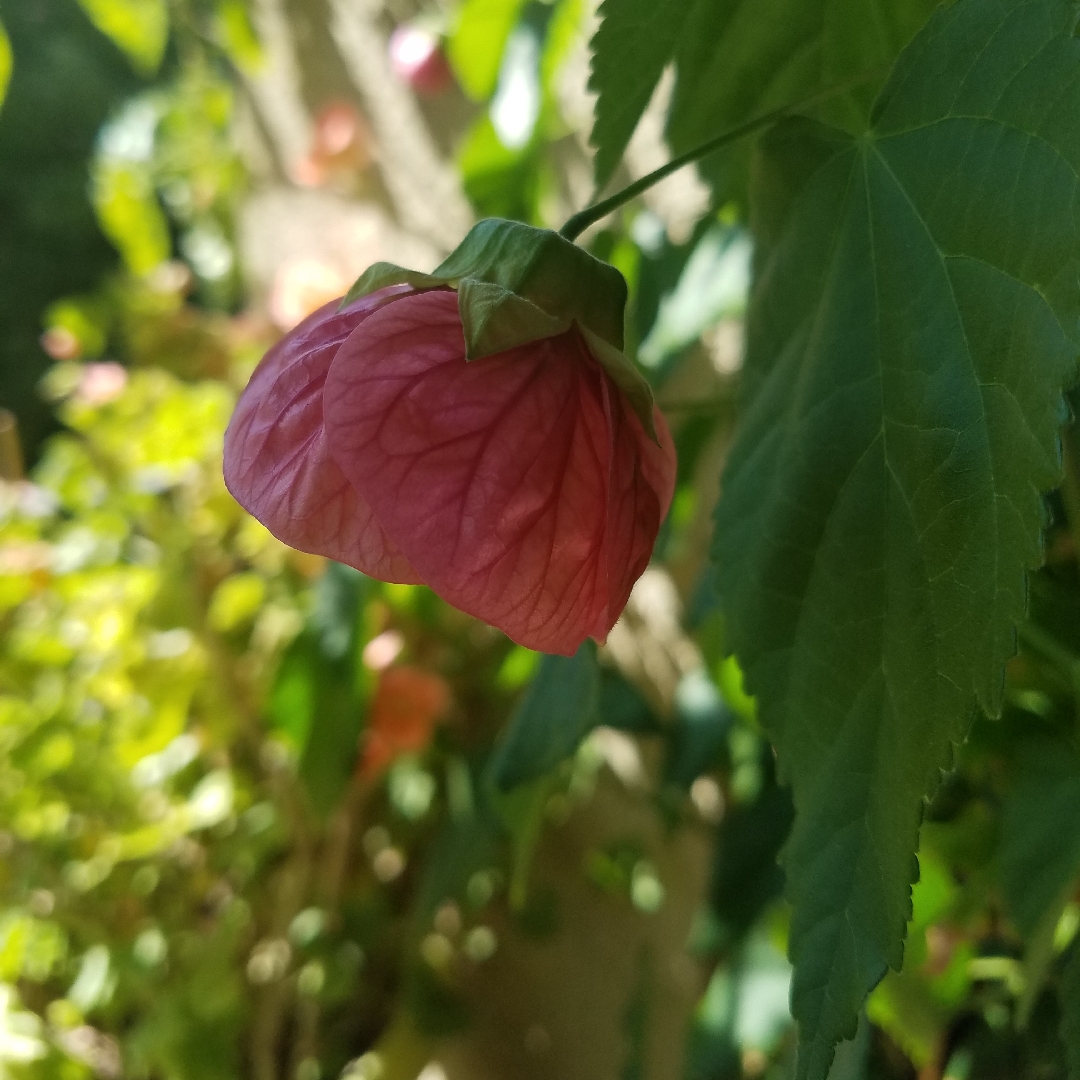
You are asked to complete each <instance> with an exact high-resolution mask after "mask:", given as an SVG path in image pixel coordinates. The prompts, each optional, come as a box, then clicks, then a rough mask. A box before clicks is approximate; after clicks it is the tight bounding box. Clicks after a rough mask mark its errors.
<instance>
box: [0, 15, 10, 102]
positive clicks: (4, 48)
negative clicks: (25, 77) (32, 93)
mask: <svg viewBox="0 0 1080 1080" xmlns="http://www.w3.org/2000/svg"><path fill="white" fill-rule="evenodd" d="M10 78H11V42H10V41H8V36H7V34H6V33H5V31H4V24H3V23H0V105H3V104H4V95H5V94H6V93H7V87H8V80H9V79H10Z"/></svg>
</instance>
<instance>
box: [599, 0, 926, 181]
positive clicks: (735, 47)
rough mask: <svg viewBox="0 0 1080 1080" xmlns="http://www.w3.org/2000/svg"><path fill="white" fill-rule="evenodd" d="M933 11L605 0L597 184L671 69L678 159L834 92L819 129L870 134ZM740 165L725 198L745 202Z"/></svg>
mask: <svg viewBox="0 0 1080 1080" xmlns="http://www.w3.org/2000/svg"><path fill="white" fill-rule="evenodd" d="M933 7H934V4H933V3H931V2H930V0H845V2H844V3H841V4H835V3H828V2H825V0H813V2H811V3H806V2H804V0H770V2H769V4H768V5H767V6H766V7H762V5H761V4H760V3H742V2H740V0H697V2H696V3H695V2H691V0H675V2H674V3H666V4H647V3H643V2H641V0H606V3H605V5H604V13H605V14H606V16H607V17H606V18H605V20H604V22H603V23H602V24H601V27H600V29H599V30H598V31H597V35H596V38H595V39H594V42H593V47H594V50H595V54H594V61H593V82H592V86H593V89H594V90H595V91H596V92H597V93H598V95H599V101H598V103H597V112H596V116H597V118H596V126H595V127H594V129H593V142H594V143H595V145H596V146H597V148H598V153H597V157H596V179H597V183H598V184H603V183H604V182H606V181H607V180H608V179H609V178H610V176H611V175H612V173H613V172H614V169H615V167H616V165H617V164H618V162H619V159H620V158H621V156H622V153H623V151H624V150H625V149H626V144H627V143H628V142H629V141H630V136H631V135H632V134H633V130H634V127H635V126H636V124H637V121H638V120H639V119H640V117H641V114H642V112H643V111H644V109H645V106H646V105H647V104H648V102H649V98H650V97H651V95H652V92H653V90H654V88H655V87H656V84H657V82H658V81H659V78H660V74H661V72H662V71H663V70H664V67H665V66H666V65H667V64H668V63H669V62H673V63H674V65H675V70H676V76H677V77H676V84H675V92H674V98H673V100H672V105H671V111H670V114H669V118H668V137H669V139H670V142H671V145H672V148H673V149H674V150H675V151H676V152H677V153H679V152H682V151H684V150H689V149H691V148H692V147H695V146H697V145H698V144H699V143H702V142H704V141H705V140H706V139H708V138H711V137H712V136H714V135H717V134H719V133H720V132H722V131H725V130H727V129H729V128H734V127H737V126H738V125H739V124H742V123H744V122H746V121H747V120H750V119H753V118H754V117H756V116H760V115H762V114H764V113H766V112H768V111H769V110H770V109H774V108H777V107H779V106H782V105H788V104H791V103H794V102H798V101H801V100H802V99H805V98H809V97H811V96H812V95H814V94H816V93H818V92H820V91H823V90H831V89H833V88H835V87H840V88H842V90H843V92H842V93H840V94H837V95H836V96H834V97H833V98H832V99H831V100H830V101H829V103H828V105H827V108H826V111H825V114H824V117H823V118H824V119H827V120H829V121H830V122H832V123H836V124H840V125H842V126H843V127H845V128H848V129H850V130H852V131H859V130H861V129H863V128H865V126H866V121H867V118H868V115H869V106H870V104H871V102H872V101H873V100H874V94H875V91H876V89H877V88H878V87H880V86H881V85H882V83H883V82H884V81H885V78H886V76H887V74H888V71H889V67H890V65H891V63H892V61H893V60H894V59H895V57H896V55H897V54H898V53H899V51H900V49H902V48H903V47H904V46H905V45H906V44H907V43H908V42H909V41H910V40H911V38H912V36H913V35H914V34H915V32H916V31H917V30H918V29H919V27H921V26H922V25H923V23H924V22H925V20H926V17H927V15H928V14H929V13H930V11H931V10H932V9H933ZM744 165H745V161H743V162H741V163H740V167H739V168H738V169H736V170H734V171H732V172H728V174H727V175H726V176H725V177H724V181H723V183H722V186H721V192H722V194H723V196H724V197H729V196H730V195H732V194H736V193H739V192H741V191H742V189H743V187H744V185H745V182H746V180H745V175H743V168H744Z"/></svg>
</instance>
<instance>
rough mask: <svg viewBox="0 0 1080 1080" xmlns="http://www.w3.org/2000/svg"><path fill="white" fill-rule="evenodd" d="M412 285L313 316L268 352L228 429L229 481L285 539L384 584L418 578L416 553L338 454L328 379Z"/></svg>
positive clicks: (329, 306) (240, 498) (231, 488)
mask: <svg viewBox="0 0 1080 1080" xmlns="http://www.w3.org/2000/svg"><path fill="white" fill-rule="evenodd" d="M408 292H411V290H410V289H409V288H408V287H407V286H404V287H394V288H392V289H384V290H382V291H380V292H378V293H374V294H372V295H371V296H366V297H363V298H362V299H360V300H357V301H356V302H355V303H354V304H351V305H350V306H349V307H348V308H346V309H345V310H344V311H342V312H338V311H337V310H336V309H337V304H338V302H337V301H334V302H333V303H330V304H327V305H325V306H324V307H322V308H320V309H319V310H318V311H316V312H315V313H314V314H313V315H310V316H308V318H307V319H305V320H304V321H303V322H302V323H301V324H300V325H299V326H298V327H296V328H295V329H294V330H292V331H291V332H290V333H289V334H287V335H286V336H285V337H284V338H282V339H281V341H279V342H278V343H277V344H276V345H275V346H274V347H273V348H272V349H271V350H270V351H269V352H268V353H267V354H266V356H265V357H263V359H262V361H261V363H260V364H259V366H258V367H257V368H256V369H255V373H254V375H252V377H251V381H250V382H249V383H248V385H247V387H246V388H245V390H244V392H243V394H241V396H240V401H239V403H238V404H237V406H236V411H235V412H234V413H233V417H232V420H231V421H230V422H229V427H228V430H227V431H226V432H225V462H224V473H225V483H226V486H227V487H228V489H229V491H230V492H232V494H233V497H234V498H235V499H236V501H237V502H239V503H240V505H241V506H243V507H244V509H245V510H247V511H248V513H250V514H252V515H253V516H254V517H256V518H258V519H259V521H261V522H262V523H263V524H264V525H265V526H266V527H267V528H268V529H269V530H270V532H272V533H273V534H274V536H276V537H277V538H278V539H279V540H281V541H282V542H283V543H286V544H288V545H289V546H290V547H294V548H298V549H299V550H301V551H308V552H311V553H312V554H315V555H325V556H326V557H327V558H330V559H335V560H337V561H338V562H343V563H347V564H349V565H350V566H354V567H356V568H357V569H358V570H362V571H363V572H364V573H366V574H370V575H371V576H372V577H377V578H382V579H383V580H385V581H398V582H416V581H419V578H418V577H417V575H416V572H415V571H414V570H413V568H412V567H411V566H410V565H409V563H408V560H406V559H405V557H404V556H403V555H402V554H401V552H400V551H399V550H398V549H397V547H396V546H395V545H394V544H393V543H392V542H391V541H390V540H389V538H388V537H387V535H386V533H385V532H384V531H383V529H382V527H381V526H380V525H379V523H378V521H377V520H376V519H375V517H374V516H373V515H372V512H371V508H370V507H369V506H368V505H367V503H366V502H364V500H363V499H362V498H361V497H360V496H359V495H358V494H357V492H356V491H355V489H354V488H353V487H352V485H351V484H350V483H349V482H348V480H346V478H345V476H344V474H343V473H342V472H341V470H340V469H339V468H338V466H337V464H336V463H335V461H334V459H333V457H332V456H331V455H330V453H329V450H328V447H327V441H326V431H325V429H324V427H323V384H324V383H325V381H326V373H327V371H328V370H329V368H330V364H331V361H332V360H333V359H334V356H335V354H336V353H337V351H338V349H339V348H340V346H341V343H342V342H343V341H345V339H346V338H347V337H348V336H349V335H350V334H351V333H352V332H353V331H354V330H355V329H356V327H357V326H359V325H360V324H361V323H362V322H363V321H364V320H365V319H366V318H368V317H369V316H370V315H371V314H372V312H374V311H376V310H378V309H379V308H380V307H382V306H384V305H385V304H387V303H389V302H390V301H393V300H396V299H398V298H399V297H400V296H402V295H403V294H405V293H408Z"/></svg>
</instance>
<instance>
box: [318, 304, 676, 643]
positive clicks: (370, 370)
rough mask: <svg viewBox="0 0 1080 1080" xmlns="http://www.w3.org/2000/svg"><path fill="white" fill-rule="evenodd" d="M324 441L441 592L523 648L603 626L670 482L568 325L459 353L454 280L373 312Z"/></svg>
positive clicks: (328, 396)
mask: <svg viewBox="0 0 1080 1080" xmlns="http://www.w3.org/2000/svg"><path fill="white" fill-rule="evenodd" d="M323 405H324V407H323V411H324V417H325V423H326V433H327V437H328V440H329V448H330V453H331V455H332V457H333V459H334V460H335V461H336V462H337V464H338V465H339V466H340V469H341V472H342V473H343V474H344V475H345V476H346V477H347V478H348V480H349V481H350V482H351V484H352V485H353V487H354V488H355V489H356V491H357V492H358V493H359V495H360V496H361V497H362V499H363V500H364V502H365V503H366V504H367V505H368V506H370V508H371V511H372V512H373V513H374V515H375V517H377V518H378V520H379V522H380V523H381V525H382V527H383V528H384V529H385V531H386V535H387V536H388V537H389V538H390V539H391V540H392V541H393V543H394V544H396V545H397V547H398V549H399V550H400V551H401V553H402V554H403V555H404V557H405V558H406V559H407V560H408V562H409V564H410V565H411V566H412V567H413V568H414V570H415V572H416V573H417V574H418V575H419V576H420V577H421V578H422V579H423V581H424V582H426V583H427V584H428V585H429V586H431V588H432V589H434V590H435V591H436V592H437V593H439V594H440V595H441V596H442V597H443V598H444V599H446V600H448V601H449V602H450V603H451V604H454V605H455V606H457V607H459V608H461V609H462V610H463V611H466V612H468V613H469V614H472V615H475V616H477V617H478V618H481V619H484V620H485V621H486V622H489V623H491V624H492V625H494V626H497V627H498V628H499V629H501V630H502V631H504V632H505V633H506V634H507V635H508V636H509V637H511V638H513V639H514V640H515V641H517V642H519V643H520V644H522V645H525V646H527V647H528V648H531V649H538V650H542V651H545V652H554V653H562V654H564V655H570V654H572V653H573V652H575V651H576V649H577V648H578V646H579V645H580V644H581V643H582V642H583V641H584V640H585V638H587V637H590V636H591V637H594V638H597V639H598V640H603V639H604V638H605V637H606V636H607V633H608V631H609V630H610V629H611V627H612V625H613V624H614V622H615V620H616V618H618V616H619V614H620V613H621V611H622V609H623V607H624V606H625V604H626V601H627V598H628V597H629V595H630V589H631V587H632V586H633V583H634V581H635V580H636V579H637V578H638V576H639V575H640V574H641V572H642V571H643V570H644V569H645V566H646V565H647V563H648V560H649V556H650V554H651V553H652V547H653V543H654V542H655V539H656V534H657V531H658V529H659V527H660V523H661V521H662V519H663V516H664V514H665V513H666V512H667V508H668V505H669V503H670V501H671V495H672V491H673V488H674V480H675V453H674V448H673V446H672V442H671V436H670V433H669V432H668V429H667V425H666V424H665V422H664V419H663V417H662V416H661V415H660V413H659V411H656V413H655V420H656V427H657V431H658V435H659V438H660V446H657V445H656V444H655V443H653V442H652V441H651V440H650V439H649V438H648V436H647V435H646V434H645V432H644V430H643V429H642V426H641V423H640V421H639V420H638V418H637V416H636V415H635V414H634V412H633V411H632V409H631V408H630V406H629V404H628V403H627V402H626V400H625V398H624V397H623V395H622V393H621V392H620V391H619V390H618V389H617V388H616V386H615V385H614V383H612V382H611V380H610V379H609V377H608V376H607V375H606V374H605V373H604V371H603V369H602V368H601V367H600V365H599V364H598V363H597V362H596V361H595V360H594V359H593V357H592V355H591V354H590V353H589V351H588V348H587V346H586V344H585V342H584V340H583V339H582V337H581V336H580V334H579V333H578V332H577V331H576V330H570V331H569V332H567V333H565V334H562V335H560V336H558V337H555V338H548V339H546V340H543V341H538V342H533V343H531V344H529V345H524V346H521V347H519V348H516V349H511V350H508V351H507V352H503V353H499V354H497V355H495V356H490V357H487V358H486V359H483V360H477V361H473V362H471V363H466V362H465V342H464V337H463V334H462V329H461V320H460V317H459V315H458V306H457V297H456V296H455V295H454V294H453V293H452V292H445V291H433V292H425V293H418V294H414V295H411V296H407V297H404V298H402V299H400V300H397V301H396V302H394V303H393V304H389V305H387V306H385V307H382V308H380V309H379V310H378V311H377V312H375V313H374V314H372V315H371V316H370V317H369V318H367V319H366V320H365V321H364V322H363V323H362V324H361V325H360V326H358V327H357V329H356V330H355V331H353V333H352V334H351V335H350V336H349V337H348V338H347V339H346V340H345V342H344V343H343V344H342V345H341V347H340V349H339V350H338V351H337V354H336V356H335V357H334V359H333V362H332V363H331V364H330V370H329V373H328V374H327V376H326V385H325V389H324V393H323Z"/></svg>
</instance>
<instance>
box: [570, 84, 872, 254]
mask: <svg viewBox="0 0 1080 1080" xmlns="http://www.w3.org/2000/svg"><path fill="white" fill-rule="evenodd" d="M878 74H880V69H875V70H874V71H868V72H864V73H863V74H862V75H860V76H859V77H858V78H857V79H851V80H849V81H848V82H845V83H842V84H840V85H838V86H830V87H829V88H828V89H827V90H820V91H818V93H816V94H811V95H810V97H807V98H803V99H802V100H801V101H795V102H791V103H790V104H788V105H781V106H780V108H778V109H772V110H771V111H769V112H767V113H763V114H762V115H761V116H758V117H756V118H755V119H753V120H747V121H746V123H744V124H739V125H738V126H737V127H733V128H731V129H730V130H729V131H725V132H723V133H722V134H720V135H717V136H716V138H714V139H709V141H708V142H704V143H702V144H701V145H700V146H697V147H695V148H694V149H693V150H687V152H686V153H685V154H680V155H679V156H678V157H677V158H672V159H671V161H669V162H668V163H667V164H666V165H661V166H660V168H659V169H655V170H654V171H653V172H651V173H649V174H648V175H647V176H643V177H642V178H641V179H640V180H635V181H634V182H633V183H632V184H628V185H627V186H626V187H624V188H623V189H622V191H617V192H615V194H614V195H612V196H611V197H610V198H607V199H604V200H603V201H602V202H598V203H594V204H593V205H592V206H588V207H586V208H585V209H584V210H581V211H579V212H578V213H576V214H574V215H573V217H571V218H570V219H569V220H568V221H567V222H566V224H565V225H564V226H563V227H562V228H561V229H560V230H559V234H560V235H561V236H565V237H566V239H567V240H576V239H577V238H578V237H579V236H580V235H581V234H582V233H583V232H584V231H585V230H586V229H587V228H588V227H589V226H590V225H592V224H594V223H595V222H597V221H599V220H600V219H601V218H604V217H607V215H608V214H610V213H611V212H612V211H613V210H618V208H619V207H620V206H623V205H624V204H625V203H628V202H629V201H630V200H631V199H633V198H636V197H637V196H638V195H640V194H641V193H642V192H643V191H648V190H649V188H651V187H652V186H653V185H654V184H658V183H659V182H660V181H661V180H664V179H665V178H667V177H669V176H670V175H671V174H672V173H673V172H678V171H679V169H681V168H683V166H685V165H692V164H693V163H694V162H695V161H700V160H701V159H702V158H705V157H708V156H709V155H710V154H715V153H716V152H717V151H718V150H723V149H724V147H726V146H730V145H731V144H732V143H735V142H738V141H739V140H740V139H742V138H745V137H746V136H747V135H752V134H753V133H754V132H755V131H759V130H760V129H761V128H763V127H768V126H769V125H770V124H774V123H776V122H777V121H778V120H782V119H784V117H785V116H790V115H792V114H793V113H797V112H801V111H802V110H803V109H808V108H809V107H810V106H811V105H816V104H817V103H818V102H821V101H825V100H826V99H827V98H830V97H834V96H835V95H837V94H842V93H845V92H847V91H848V90H852V89H854V88H855V87H856V86H858V85H859V84H860V83H864V82H866V81H867V80H868V79H872V78H873V77H874V76H876V75H878Z"/></svg>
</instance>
